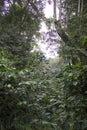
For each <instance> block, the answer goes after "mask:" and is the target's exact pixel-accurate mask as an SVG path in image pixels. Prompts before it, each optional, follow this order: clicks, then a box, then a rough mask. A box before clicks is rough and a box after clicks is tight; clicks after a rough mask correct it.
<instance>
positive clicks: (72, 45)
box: [0, 0, 87, 130]
mask: <svg viewBox="0 0 87 130" xmlns="http://www.w3.org/2000/svg"><path fill="white" fill-rule="evenodd" d="M54 1H55V0H54ZM49 2H50V1H49ZM56 2H57V1H56ZM59 2H60V4H61V8H60V14H61V17H60V23H61V26H60V28H57V26H56V30H57V33H58V34H59V36H61V45H60V51H59V52H60V53H59V54H60V55H59V57H58V58H57V59H54V60H53V59H50V60H47V59H46V57H45V56H44V55H43V53H42V52H40V51H37V50H36V51H34V50H33V51H31V50H32V48H33V46H34V45H36V43H35V42H36V41H35V38H36V37H37V36H40V35H39V28H40V21H41V18H42V16H43V7H44V4H45V1H41V0H26V1H25V0H11V1H10V0H5V1H3V0H1V1H0V130H86V129H87V105H86V104H87V60H86V57H87V52H86V46H87V35H86V30H87V29H86V27H87V23H86V19H87V17H86V15H87V13H86V11H87V8H86V5H87V4H86V1H85V0H81V1H80V3H79V0H78V1H77V0H76V1H71V0H60V1H59ZM58 4H59V3H57V4H55V5H56V6H57V5H58ZM76 7H77V8H76ZM77 9H78V10H77ZM62 11H63V12H62ZM64 11H65V13H64ZM48 21H49V19H48ZM78 21H80V22H78ZM52 22H54V19H53V21H52ZM48 23H49V22H48ZM58 27H59V26H58ZM59 31H60V32H59ZM61 31H62V32H61ZM49 34H50V35H49V37H50V39H51V41H52V39H53V38H54V40H55V37H53V34H54V33H53V34H51V33H50V32H49ZM56 43H57V40H56Z"/></svg>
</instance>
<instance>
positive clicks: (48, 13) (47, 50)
mask: <svg viewBox="0 0 87 130" xmlns="http://www.w3.org/2000/svg"><path fill="white" fill-rule="evenodd" d="M44 13H45V17H47V18H53V4H48V2H47V3H46V7H45V9H44ZM41 26H42V27H41V30H40V32H43V33H44V32H45V33H46V32H47V31H48V30H47V27H46V24H45V23H44V22H42V23H41ZM45 37H46V36H45ZM43 41H44V43H43ZM43 41H41V40H39V41H38V42H39V43H38V44H39V46H40V49H41V51H42V52H44V54H45V56H46V58H47V59H49V58H55V57H56V56H58V54H57V49H56V48H57V46H56V45H51V46H49V47H48V44H47V43H46V41H45V40H43Z"/></svg>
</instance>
